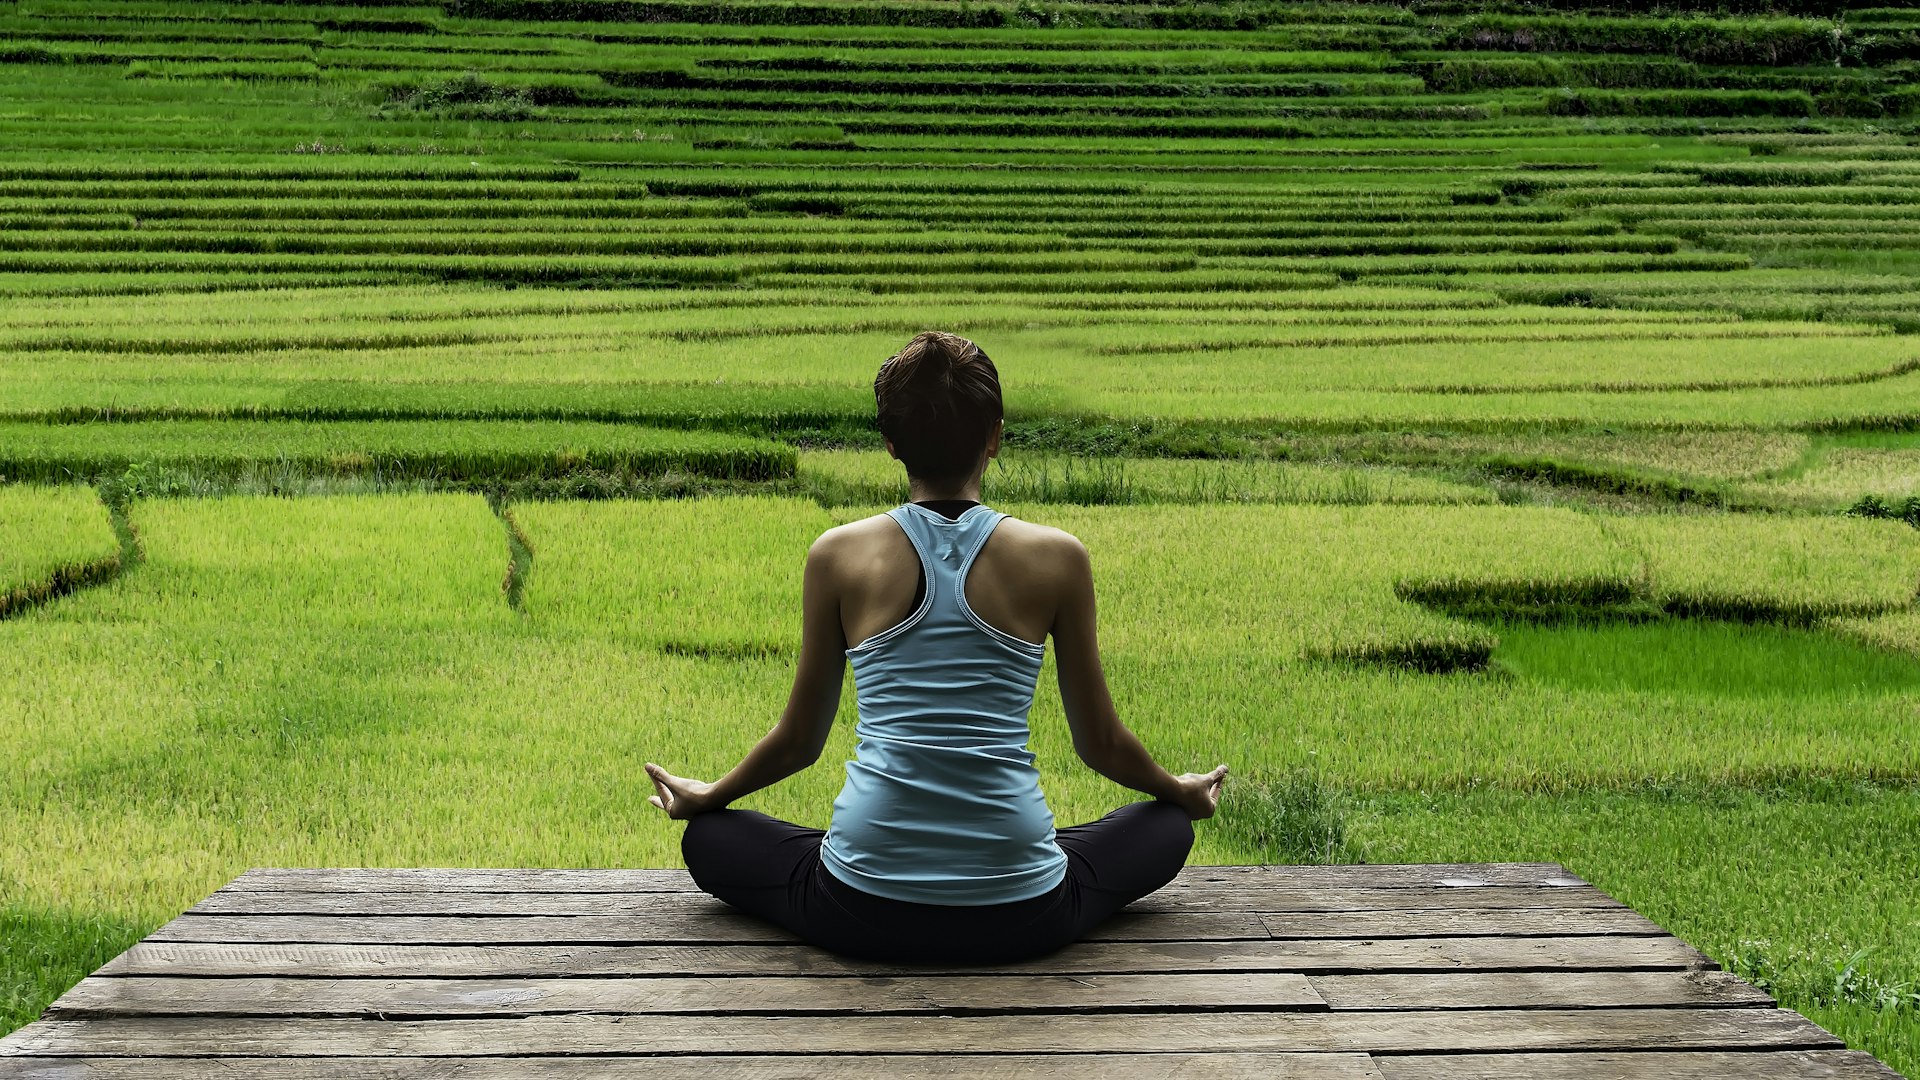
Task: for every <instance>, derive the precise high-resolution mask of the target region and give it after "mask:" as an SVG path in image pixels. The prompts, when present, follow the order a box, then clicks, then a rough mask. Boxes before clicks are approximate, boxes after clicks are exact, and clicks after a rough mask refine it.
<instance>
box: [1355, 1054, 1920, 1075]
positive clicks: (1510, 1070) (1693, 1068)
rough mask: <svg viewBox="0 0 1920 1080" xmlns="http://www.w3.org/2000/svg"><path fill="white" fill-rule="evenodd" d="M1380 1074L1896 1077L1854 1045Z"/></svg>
mask: <svg viewBox="0 0 1920 1080" xmlns="http://www.w3.org/2000/svg"><path fill="white" fill-rule="evenodd" d="M1376 1064H1377V1065H1378V1066H1379V1068H1380V1071H1381V1072H1382V1073H1383V1074H1384V1075H1385V1077H1386V1080H1733V1078H1735V1077H1738V1078H1740V1080H1817V1078H1824V1080H1900V1075H1899V1074H1898V1073H1896V1072H1894V1071H1893V1070H1892V1069H1889V1068H1887V1067H1886V1066H1885V1065H1882V1064H1880V1062H1879V1061H1877V1060H1875V1059H1874V1057H1873V1055H1871V1054H1864V1053H1861V1052H1860V1051H1857V1050H1778V1051H1770V1052H1764V1053H1751V1052H1744V1051H1736V1052H1720V1051H1685V1052H1679V1053H1666V1052H1661V1053H1638V1054H1604V1053H1602V1054H1455V1055H1449V1056H1446V1057H1388V1058H1379V1059H1377V1060H1376Z"/></svg>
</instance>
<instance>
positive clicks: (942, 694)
mask: <svg viewBox="0 0 1920 1080" xmlns="http://www.w3.org/2000/svg"><path fill="white" fill-rule="evenodd" d="M888 516H889V517H891V518H893V520H894V521H896V522H898V523H899V524H900V528H901V529H902V530H904V531H905V532H906V534H907V539H908V540H911V541H912V542H913V547H914V550H915V551H916V552H917V553H918V554H919V556H920V564H921V567H922V568H923V571H924V573H925V575H926V597H925V599H924V600H922V601H921V603H920V606H919V607H918V608H917V609H915V610H914V612H913V614H911V615H908V616H907V617H906V619H905V620H904V621H902V622H901V623H899V624H898V625H896V626H894V627H892V628H891V629H888V630H884V631H882V632H880V633H878V634H875V635H874V636H873V637H870V638H868V639H867V640H865V641H863V642H860V643H859V644H858V645H855V646H854V647H853V648H851V649H848V650H847V658H848V659H849V660H851V661H852V663H853V680H854V688H855V694H856V697H857V700H858V704H859V709H860V723H859V726H858V727H857V728H855V731H856V733H857V734H858V735H859V737H860V744H859V747H858V749H857V750H856V751H855V756H856V760H853V761H849V762H847V782H846V786H845V787H843V788H842V789H841V790H840V797H839V798H837V799H835V800H834V802H833V820H832V822H831V823H830V824H829V826H828V828H827V835H826V838H825V840H824V841H823V842H822V843H821V846H820V858H821V861H822V862H823V863H824V864H825V865H826V868H827V870H828V871H829V872H830V873H832V874H833V876H834V877H836V878H839V879H840V880H841V881H843V882H845V883H846V884H848V885H851V886H853V887H854V888H857V889H860V890H862V891H864V892H869V893H873V894H875V895H877V896H885V897H890V898H892V899H895V900H907V901H911V902H914V903H920V904H945V905H949V906H974V905H982V904H1002V903H1009V902H1011V901H1015V900H1026V899H1029V898H1031V897H1035V896H1039V895H1041V894H1042V893H1045V892H1048V891H1050V890H1051V889H1053V887H1054V886H1056V885H1058V884H1059V883H1060V881H1061V879H1063V878H1064V877H1065V876H1066V872H1067V857H1066V855H1065V854H1063V853H1062V852H1061V850H1060V848H1059V846H1058V845H1057V844H1055V843H1054V830H1053V812H1052V811H1051V810H1050V809H1048V808H1047V801H1046V798H1045V796H1043V795H1042V794H1041V793H1040V773H1039V771H1038V770H1036V769H1035V768H1034V767H1033V754H1032V753H1031V752H1030V751H1028V749H1027V740H1028V738H1029V736H1030V734H1031V733H1030V732H1029V730H1028V727H1027V711H1028V710H1029V709H1030V708H1032V707H1033V690H1034V685H1035V684H1036V683H1037V682H1038V681H1039V679H1040V661H1041V658H1042V657H1044V656H1045V655H1046V649H1045V647H1044V646H1041V645H1035V644H1034V643H1032V642H1030V641H1023V640H1021V639H1020V638H1016V637H1013V636H1012V635H1010V634H1005V633H1002V632H1000V631H999V630H996V629H994V628H993V627H991V626H988V625H987V624H986V623H985V622H983V621H982V620H981V619H980V617H979V616H978V615H975V614H974V613H973V609H972V608H969V607H968V606H967V599H966V592H965V587H966V580H967V570H968V569H969V568H970V567H971V566H972V565H973V560H974V557H975V556H976V555H978V554H979V553H980V548H981V546H982V545H984V544H985V543H986V542H987V537H988V536H990V535H992V533H993V530H994V528H995V527H996V526H998V525H999V524H1000V522H1001V521H1002V520H1004V519H1005V518H1006V515H1005V514H1002V513H999V512H998V511H995V510H990V509H988V508H986V507H984V506H974V507H971V508H969V509H968V510H967V511H966V512H965V513H963V514H961V515H960V517H959V518H958V519H956V520H949V519H948V518H947V517H946V516H944V515H942V514H938V513H935V512H934V511H932V510H929V509H927V508H926V507H924V506H916V505H914V504H912V503H908V504H907V505H905V506H901V507H898V508H897V509H894V510H891V511H889V512H888Z"/></svg>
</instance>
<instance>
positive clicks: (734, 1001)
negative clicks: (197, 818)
mask: <svg viewBox="0 0 1920 1080" xmlns="http://www.w3.org/2000/svg"><path fill="white" fill-rule="evenodd" d="M1325 1008H1326V1003H1325V1002H1323V1001H1321V1000H1320V996H1319V995H1318V994H1316V993H1314V992H1313V990H1312V989H1311V988H1309V987H1308V985H1307V980H1306V978H1305V977H1304V976H1301V975H1295V974H1292V973H1265V974H1242V975H1234V976H1232V977H1228V978H1223V977H1221V976H1219V975H1078V976H1067V975H1000V976H974V975H955V976H907V977H903V978H884V977H881V978H864V979H785V978H758V977H751V976H749V977H743V978H734V979H704V978H654V979H650V978H634V979H246V978H242V979H180V978H167V977H159V978H137V979H115V978H102V977H99V976H95V977H93V978H89V979H86V980H83V981H82V982H81V983H80V984H79V985H78V986H75V987H74V988H73V989H71V990H69V991H67V992H66V994H65V995H63V996H62V997H61V998H60V1000H59V1001H56V1002H54V1003H53V1007H52V1008H50V1009H48V1010H47V1016H48V1017H49V1018H62V1019H82V1018H87V1017H99V1016H184V1015H193V1014H220V1015H228V1016H365V1017H376V1018H386V1019H400V1018H408V1017H411V1018H416V1019H426V1018H431V1017H435V1016H445V1017H472V1016H491V1017H519V1016H535V1015H544V1014H557V1013H569V1012H572V1013H604V1014H609V1015H612V1014H625V1013H633V1014H640V1013H762V1014H772V1015H781V1014H786V1015H803V1014H808V1013H833V1014H848V1013H862V1014H882V1013H890V1014H909V1013H921V1014H927V1013H945V1012H974V1013H980V1012H996V1013H1059V1012H1076V1011H1092V1010H1107V1011H1114V1010H1121V1009H1125V1010H1128V1011H1134V1012H1168V1011H1181V1010H1203V1009H1212V1010H1220V1009H1234V1010H1239V1011H1265V1010H1272V1009H1312V1010H1324V1009H1325Z"/></svg>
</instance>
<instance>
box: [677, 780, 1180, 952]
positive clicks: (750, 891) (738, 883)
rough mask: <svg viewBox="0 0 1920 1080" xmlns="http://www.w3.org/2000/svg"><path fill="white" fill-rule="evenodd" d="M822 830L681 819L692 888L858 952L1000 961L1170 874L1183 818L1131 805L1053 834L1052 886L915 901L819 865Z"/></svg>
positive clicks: (1067, 937)
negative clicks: (1058, 869) (999, 896)
mask: <svg viewBox="0 0 1920 1080" xmlns="http://www.w3.org/2000/svg"><path fill="white" fill-rule="evenodd" d="M825 835H826V833H824V832H823V831H822V830H820V829H809V828H806V827H804V826H800V825H795V824H792V823H790V822H786V821H781V820H780V819H779V818H775V817H769V816H767V815H766V814H762V813H760V812H759V811H757V810H713V811H709V812H707V813H704V814H696V815H695V816H693V817H691V818H688V819H687V831H686V833H685V834H684V835H683V836H682V837H681V838H680V850H681V852H682V854H683V855H685V857H686V860H687V869H688V870H689V871H691V872H692V874H693V880H694V883H695V884H696V885H699V886H700V889H701V891H703V892H707V893H710V894H712V895H713V896H715V897H718V898H719V899H721V900H724V901H726V902H727V903H728V904H730V905H732V906H733V907H736V908H739V909H740V910H741V911H744V912H747V913H748V914H751V915H757V916H759V917H760V918H763V919H766V920H768V921H769V922H773V923H776V924H778V925H780V926H782V927H785V928H786V929H788V930H791V931H792V932H793V933H795V934H798V935H799V936H800V938H801V939H802V940H803V941H806V942H809V943H811V944H814V945H818V946H820V947H822V948H825V949H829V950H831V951H833V952H836V953H840V954H842V955H844V956H850V957H854V958H857V959H863V960H879V961H884V962H888V963H900V964H955V963H960V964H1000V963H1010V962H1012V961H1015V960H1024V959H1027V958H1029V957H1034V956H1041V955H1044V954H1046V953H1050V952H1052V951H1054V950H1055V949H1058V948H1060V947H1061V946H1062V945H1065V944H1067V943H1068V942H1071V941H1076V940H1078V939H1079V938H1081V937H1083V936H1085V935H1086V933H1087V932H1088V931H1089V930H1092V929H1093V928H1094V927H1096V926H1098V925H1100V924H1101V923H1102V922H1105V921H1106V920H1107V918H1108V917H1109V916H1111V915H1112V914H1113V913H1114V912H1116V911H1119V910H1120V909H1121V908H1123V907H1125V906H1126V905H1127V904H1129V903H1132V902H1133V901H1135V900H1138V899H1139V898H1141V897H1142V896H1145V895H1147V894H1148V893H1150V892H1152V891H1154V890H1155V889H1158V888H1159V887H1160V886H1162V885H1165V884H1166V883H1167V882H1169V881H1172V880H1173V876H1174V875H1175V874H1177V873H1179V872H1180V867H1181V865H1182V864H1184V863H1185V862H1186V861H1187V852H1188V851H1189V850H1191V849H1192V847H1193V823H1192V822H1191V821H1189V820H1187V813H1186V811H1185V810H1182V809H1180V808H1179V807H1178V806H1175V805H1174V804H1172V803H1167V802H1137V803H1129V804H1127V805H1126V806H1123V807H1121V808H1120V809H1118V810H1115V811H1114V812H1113V813H1111V814H1108V815H1107V816H1106V817H1103V818H1101V819H1100V820H1098V821H1091V822H1088V823H1087V824H1085V825H1072V826H1069V827H1067V828H1064V829H1059V830H1057V831H1056V832H1055V834H1054V837H1055V840H1056V841H1057V842H1058V843H1059V845H1060V850H1061V851H1063V852H1065V853H1066V856H1067V876H1066V878H1065V879H1064V880H1062V881H1061V882H1060V884H1059V885H1058V886H1056V887H1055V888H1054V889H1053V891H1051V892H1047V893H1043V894H1041V895H1039V896H1036V897H1033V898H1031V899H1028V900H1016V901H1013V902H1011V903H1005V904H986V905H973V906H949V905H944V904H916V903H910V902H908V901H905V900H893V899H889V898H887V897H884V896H875V895H874V894H872V893H869V892H863V891H861V890H859V889H856V888H854V887H853V886H851V885H848V884H846V883H845V882H843V881H841V880H840V879H839V878H836V877H834V876H833V874H832V872H830V871H829V870H828V869H827V868H826V867H825V866H823V865H822V864H821V862H820V840H821V838H822V837H823V836H825Z"/></svg>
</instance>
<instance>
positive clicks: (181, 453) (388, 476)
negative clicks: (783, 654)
mask: <svg viewBox="0 0 1920 1080" xmlns="http://www.w3.org/2000/svg"><path fill="white" fill-rule="evenodd" d="M793 468H794V455H793V451H792V450H791V449H790V448H788V447H785V446H780V445H776V444H773V443H769V442H764V441H756V440H752V439H745V438H740V437H738V436H729V435H721V434H715V433H712V432H701V431H661V430H655V429H649V428H643V427H634V426H629V425H615V424H592V423H527V422H521V423H492V424H478V423H474V422H470V421H469V422H461V421H453V422H441V423H418V422H405V421H398V422H389V421H371V422H362V423H353V422H348V423H332V424H302V423H274V422H270V421H248V420H235V421H169V422H164V423H155V422H149V423H96V424H65V425H59V424H24V423H22V424H0V475H7V476H11V477H13V478H16V479H25V480H43V481H44V480H54V479H72V478H88V479H98V478H112V479H120V480H123V481H125V482H127V483H129V484H130V485H131V486H132V487H133V488H135V489H136V493H141V492H144V493H147V494H179V493H185V492H188V491H192V490H193V489H194V488H195V486H196V485H197V484H204V483H206V482H207V481H208V480H210V479H214V480H217V479H220V478H228V477H233V476H236V475H243V474H246V473H249V472H259V471H266V472H270V473H275V474H279V475H282V476H284V477H286V478H288V479H290V480H291V479H297V478H301V477H305V476H312V475H319V476H333V477H338V476H360V475H366V476H371V477H374V478H377V479H380V480H384V481H401V480H433V481H440V482H445V483H453V484H460V483H467V484H495V485H497V484H502V483H512V482H515V481H524V480H530V479H535V480H538V479H547V480H550V479H554V478H558V477H565V476H567V475H569V474H573V473H581V472H600V473H615V474H630V475H642V476H645V475H657V474H661V473H666V472H680V473H686V474H691V475H696V476H706V477H717V478H724V479H744V480H766V479H774V478H778V477H782V476H790V475H792V473H793Z"/></svg>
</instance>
